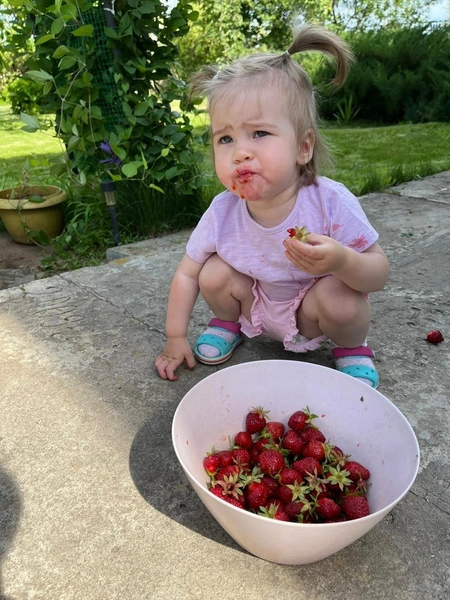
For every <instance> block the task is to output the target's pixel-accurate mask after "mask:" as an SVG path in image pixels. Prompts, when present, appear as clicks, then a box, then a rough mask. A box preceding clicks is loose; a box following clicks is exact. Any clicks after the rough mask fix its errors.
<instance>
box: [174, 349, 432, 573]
mask: <svg viewBox="0 0 450 600" xmlns="http://www.w3.org/2000/svg"><path fill="white" fill-rule="evenodd" d="M254 406H263V407H264V408H265V409H266V410H270V414H269V418H270V419H271V420H275V421H283V422H284V423H287V419H288V418H289V416H290V415H291V414H292V413H293V412H295V411H296V410H302V409H303V408H305V407H306V406H309V408H310V409H311V411H312V412H314V413H315V414H316V415H318V416H319V418H318V419H316V421H315V423H316V424H317V426H318V427H319V428H320V429H321V430H322V432H323V433H324V435H325V436H326V437H327V439H330V440H331V442H332V443H334V444H336V445H337V446H339V447H340V448H342V449H343V450H344V452H346V453H350V454H351V455H352V459H353V460H357V461H359V462H361V463H362V464H364V465H366V466H367V467H368V468H369V469H370V472H371V479H370V481H371V483H372V485H371V486H370V488H369V492H368V500H369V505H370V509H371V514H370V515H369V516H367V517H364V518H362V519H357V520H354V521H346V522H343V523H323V524H297V523H286V522H281V521H276V520H273V519H269V518H266V517H261V516H259V515H255V514H253V513H250V512H248V511H245V510H242V509H239V508H235V507H234V506H232V505H230V504H228V503H227V502H225V501H224V500H222V499H220V498H217V497H216V496H214V495H213V494H211V492H210V491H209V490H208V489H207V486H206V482H207V480H208V477H207V475H206V474H205V472H204V470H203V465H202V461H203V458H204V456H205V455H206V453H207V452H208V451H210V450H211V448H212V447H213V446H215V448H216V450H220V449H225V448H228V447H229V443H228V436H233V435H234V434H236V433H237V432H238V431H241V430H243V429H245V415H246V414H247V412H248V410H249V409H250V408H251V407H254ZM172 440H173V445H174V448H175V452H176V455H177V457H178V460H179V461H180V464H181V466H182V467H183V470H184V472H185V473H186V476H187V478H188V480H189V482H190V483H191V485H192V487H193V488H194V490H195V491H196V492H197V494H198V496H199V497H200V500H201V501H202V502H203V503H204V505H205V506H206V507H207V509H208V510H209V511H210V512H211V514H212V515H213V516H214V517H215V518H216V519H217V521H218V522H219V523H220V525H221V526H222V527H223V528H224V529H225V531H226V532H227V533H228V534H229V535H230V536H231V537H232V538H233V539H234V540H235V541H236V542H237V543H238V544H240V546H242V548H245V550H247V551H248V552H250V553H251V554H254V555H255V556H258V557H259V558H262V559H265V560H269V561H272V562H276V563H280V564H286V565H302V564H308V563H313V562H316V561H318V560H322V559H324V558H327V557H328V556H331V555H332V554H334V553H335V552H338V551H339V550H342V549H343V548H345V547H346V546H348V545H349V544H351V543H353V542H354V541H356V540H357V539H359V538H360V537H361V536H363V535H364V534H366V533H367V532H368V531H369V530H370V529H372V527H374V526H375V525H376V524H377V523H378V522H379V521H381V519H383V517H385V516H386V515H387V513H388V512H389V511H391V510H392V509H393V508H394V506H395V505H396V504H398V502H400V500H401V499H402V498H403V497H404V496H405V494H406V493H407V492H408V490H409V489H410V488H411V486H412V484H413V483H414V480H415V478H416V475H417V471H418V468H419V456H420V453H419V446H418V443H417V439H416V436H415V434H414V431H413V430H412V428H411V426H410V424H409V423H408V421H407V420H406V418H405V417H404V416H403V414H402V413H401V412H400V411H399V410H398V409H397V408H396V407H395V406H394V404H392V402H390V401H389V400H388V399H387V398H386V397H385V396H383V395H382V394H380V392H378V391H376V390H374V389H372V388H370V387H369V386H368V385H366V384H364V383H361V382H360V381H358V380H357V379H354V378H353V377H350V376H348V375H344V374H342V373H339V372H337V371H335V370H333V369H329V368H327V367H322V366H318V365H313V364H308V363H302V362H296V361H288V360H267V361H256V362H250V363H244V364H240V365H236V366H233V367H229V368H225V369H222V370H221V371H218V372H216V373H214V374H212V375H210V376H209V377H206V378H205V379H203V380H202V381H200V382H199V383H198V384H197V385H195V386H194V387H193V388H192V389H191V390H190V391H189V392H188V393H187V394H186V395H185V396H184V398H183V399H182V401H181V402H180V404H179V406H178V408H177V410H176V412H175V415H174V418H173V423H172Z"/></svg>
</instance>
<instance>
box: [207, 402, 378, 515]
mask: <svg viewBox="0 0 450 600" xmlns="http://www.w3.org/2000/svg"><path fill="white" fill-rule="evenodd" d="M268 414H269V411H265V410H264V409H263V408H262V407H258V408H253V409H251V410H250V412H249V413H248V414H247V415H246V419H245V431H239V432H238V433H237V434H236V435H235V436H234V439H233V440H231V438H229V439H230V449H229V450H220V451H216V450H215V449H214V448H213V449H212V451H211V452H209V453H208V454H207V455H206V456H205V458H204V459H203V467H204V469H205V471H206V473H207V474H208V476H209V481H208V489H209V490H210V491H211V493H213V494H214V495H215V496H218V497H219V498H222V500H225V501H226V502H229V503H230V504H233V505H234V506H237V507H238V508H242V509H245V510H248V511H250V512H253V513H255V514H258V515H261V516H265V517H269V518H272V519H277V520H280V521H292V522H295V523H336V522H340V521H349V520H352V519H359V518H361V517H365V516H367V515H368V514H369V504H368V502H367V498H366V492H367V487H368V479H369V477H370V472H369V471H368V469H366V468H365V467H364V466H363V465H361V464H360V463H358V462H356V461H354V460H350V456H349V455H346V454H344V453H343V451H342V450H341V449H340V448H339V447H338V446H334V445H333V444H331V442H330V441H327V440H326V438H325V436H324V435H323V433H322V432H321V431H320V429H318V428H317V427H316V426H315V425H313V419H315V418H317V415H314V414H312V413H311V412H310V410H309V408H308V407H307V408H306V409H304V410H298V411H296V412H294V413H293V414H292V415H291V416H290V418H289V420H288V423H287V428H286V427H285V425H284V424H283V423H281V422H278V421H270V420H269V419H268Z"/></svg>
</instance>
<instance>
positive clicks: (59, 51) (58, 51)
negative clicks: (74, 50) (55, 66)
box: [53, 44, 70, 58]
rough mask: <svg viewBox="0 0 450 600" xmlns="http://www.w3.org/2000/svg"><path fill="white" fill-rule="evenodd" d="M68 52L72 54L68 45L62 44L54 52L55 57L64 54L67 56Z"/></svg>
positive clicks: (60, 56)
mask: <svg viewBox="0 0 450 600" xmlns="http://www.w3.org/2000/svg"><path fill="white" fill-rule="evenodd" d="M66 54H70V50H69V48H68V47H67V46H64V44H61V46H58V48H56V50H55V51H54V52H53V58H62V57H63V56H66Z"/></svg>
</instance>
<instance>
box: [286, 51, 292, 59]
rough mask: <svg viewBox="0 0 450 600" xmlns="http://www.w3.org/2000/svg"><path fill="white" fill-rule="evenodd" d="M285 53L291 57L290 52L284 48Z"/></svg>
mask: <svg viewBox="0 0 450 600" xmlns="http://www.w3.org/2000/svg"><path fill="white" fill-rule="evenodd" d="M285 54H287V55H288V56H289V58H291V56H292V55H291V53H290V52H289V50H286V52H285Z"/></svg>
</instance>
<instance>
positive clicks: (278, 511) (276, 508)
mask: <svg viewBox="0 0 450 600" xmlns="http://www.w3.org/2000/svg"><path fill="white" fill-rule="evenodd" d="M258 514H259V515H261V516H262V517H268V518H269V519H276V520H277V521H289V516H288V514H287V512H286V510H285V508H284V505H283V503H282V502H280V500H277V499H276V498H269V500H268V501H267V503H266V506H264V507H263V508H262V509H261V510H260V512H259V513H258Z"/></svg>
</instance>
